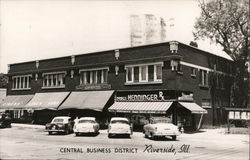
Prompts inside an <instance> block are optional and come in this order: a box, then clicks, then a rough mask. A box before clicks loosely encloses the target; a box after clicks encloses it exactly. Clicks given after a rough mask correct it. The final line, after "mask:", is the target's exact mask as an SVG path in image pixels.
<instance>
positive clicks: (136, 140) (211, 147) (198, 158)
mask: <svg viewBox="0 0 250 160" xmlns="http://www.w3.org/2000/svg"><path fill="white" fill-rule="evenodd" d="M224 131H225V130H223V129H207V130H202V131H200V132H197V133H192V134H187V133H184V134H181V135H180V136H178V137H177V140H176V141H173V140H171V138H166V139H158V140H151V139H147V138H144V135H143V134H142V133H141V132H134V133H133V135H132V136H131V138H123V137H117V138H111V139H110V138H108V137H107V130H100V134H99V135H97V136H78V137H76V136H75V135H74V134H69V135H48V133H47V132H44V126H39V125H24V124H13V125H12V128H5V129H0V159H58V160H59V159H60V160H62V159H86V160H90V159H98V160H105V159H107V160H111V159H113V160H116V159H121V160H130V159H131V160H139V159H140V160H141V159H142V160H154V159H156V160H184V159H185V160H211V159H212V160H249V135H240V134H225V133H224Z"/></svg>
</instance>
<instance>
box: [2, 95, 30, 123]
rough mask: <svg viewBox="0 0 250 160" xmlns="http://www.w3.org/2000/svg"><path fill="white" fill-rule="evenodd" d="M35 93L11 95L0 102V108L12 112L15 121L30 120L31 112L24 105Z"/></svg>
mask: <svg viewBox="0 0 250 160" xmlns="http://www.w3.org/2000/svg"><path fill="white" fill-rule="evenodd" d="M33 96H34V95H9V96H7V97H6V98H5V99H4V100H3V102H2V103H1V104H0V109H1V110H2V111H4V112H7V113H9V114H10V116H11V119H12V121H13V122H26V121H29V120H30V119H29V117H30V114H31V113H30V112H29V110H27V109H25V108H24V106H25V105H26V104H27V103H28V102H29V101H30V100H31V99H32V97H33Z"/></svg>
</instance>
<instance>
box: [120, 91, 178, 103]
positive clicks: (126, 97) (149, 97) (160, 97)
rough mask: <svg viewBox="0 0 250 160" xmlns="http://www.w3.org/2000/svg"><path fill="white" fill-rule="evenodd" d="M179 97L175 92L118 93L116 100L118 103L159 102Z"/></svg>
mask: <svg viewBox="0 0 250 160" xmlns="http://www.w3.org/2000/svg"><path fill="white" fill-rule="evenodd" d="M179 95H181V93H179ZM177 97H178V93H177V92H176V91H173V90H158V91H155V90H153V91H120V92H119V91H117V93H116V99H115V100H116V101H117V102H154V101H157V102H159V101H168V100H170V99H171V100H173V99H177Z"/></svg>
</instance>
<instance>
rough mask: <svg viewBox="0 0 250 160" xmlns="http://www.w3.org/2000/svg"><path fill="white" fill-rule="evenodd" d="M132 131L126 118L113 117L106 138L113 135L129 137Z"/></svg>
mask: <svg viewBox="0 0 250 160" xmlns="http://www.w3.org/2000/svg"><path fill="white" fill-rule="evenodd" d="M131 134H132V129H131V126H130V124H129V121H128V119H127V118H123V117H113V118H111V120H110V123H109V126H108V137H109V138H110V137H112V136H115V135H125V136H127V137H130V135H131Z"/></svg>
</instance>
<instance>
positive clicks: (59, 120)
mask: <svg viewBox="0 0 250 160" xmlns="http://www.w3.org/2000/svg"><path fill="white" fill-rule="evenodd" d="M53 122H63V119H62V118H56V119H54V120H53Z"/></svg>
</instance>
